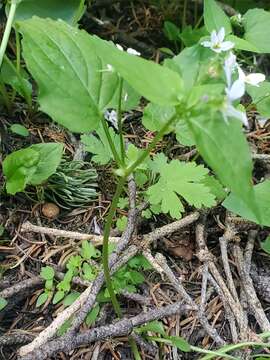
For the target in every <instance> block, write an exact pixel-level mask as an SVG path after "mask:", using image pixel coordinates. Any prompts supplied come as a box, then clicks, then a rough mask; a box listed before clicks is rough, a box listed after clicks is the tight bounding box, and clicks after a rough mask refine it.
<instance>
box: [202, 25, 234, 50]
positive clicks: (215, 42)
mask: <svg viewBox="0 0 270 360" xmlns="http://www.w3.org/2000/svg"><path fill="white" fill-rule="evenodd" d="M224 38H225V29H224V27H222V28H221V29H220V30H219V32H218V33H217V32H216V30H213V31H212V33H211V40H210V41H203V42H202V43H201V45H203V46H204V47H208V48H210V49H211V50H213V51H215V52H216V53H221V52H222V51H228V50H230V49H232V48H233V47H234V43H233V42H231V41H223V40H224Z"/></svg>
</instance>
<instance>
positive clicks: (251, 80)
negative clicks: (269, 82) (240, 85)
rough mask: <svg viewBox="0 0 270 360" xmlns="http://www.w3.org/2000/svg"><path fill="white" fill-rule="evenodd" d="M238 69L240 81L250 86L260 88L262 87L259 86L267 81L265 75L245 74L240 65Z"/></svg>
mask: <svg viewBox="0 0 270 360" xmlns="http://www.w3.org/2000/svg"><path fill="white" fill-rule="evenodd" d="M237 69H238V74H239V79H240V80H241V81H243V82H245V83H246V84H250V85H253V86H257V87H259V86H260V85H259V84H260V83H261V82H263V81H264V80H265V75H264V74H261V73H252V74H248V75H246V74H245V73H244V71H243V70H242V69H241V68H240V66H239V65H238V67H237Z"/></svg>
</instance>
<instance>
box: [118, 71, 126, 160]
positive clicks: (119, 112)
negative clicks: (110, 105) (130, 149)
mask: <svg viewBox="0 0 270 360" xmlns="http://www.w3.org/2000/svg"><path fill="white" fill-rule="evenodd" d="M122 92H123V78H122V77H121V78H120V83H119V97H118V107H117V125H118V132H119V135H120V148H121V160H122V162H123V163H124V162H125V144H124V137H123V129H122V110H121V106H122Z"/></svg>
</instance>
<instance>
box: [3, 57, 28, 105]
mask: <svg viewBox="0 0 270 360" xmlns="http://www.w3.org/2000/svg"><path fill="white" fill-rule="evenodd" d="M1 78H2V80H3V82H4V83H5V84H8V85H10V86H11V87H12V88H13V89H14V90H16V91H17V93H18V94H20V95H21V96H22V97H23V98H25V99H26V100H27V101H28V103H29V104H30V103H31V97H32V85H31V83H30V82H29V75H28V74H27V72H26V71H25V70H24V69H23V68H21V69H20V72H18V71H17V69H16V66H15V65H14V64H13V62H12V61H11V60H9V59H8V58H7V57H4V60H3V64H2V66H1Z"/></svg>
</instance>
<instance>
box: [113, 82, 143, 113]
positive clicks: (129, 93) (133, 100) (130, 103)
mask: <svg viewBox="0 0 270 360" xmlns="http://www.w3.org/2000/svg"><path fill="white" fill-rule="evenodd" d="M140 98H141V96H140V94H138V93H137V91H135V90H134V89H133V87H131V86H130V85H129V83H127V82H126V81H123V89H122V103H121V109H122V111H128V110H132V109H135V108H136V106H138V104H139V101H140ZM118 100H119V88H117V89H116V90H115V92H114V96H113V98H112V100H111V101H110V102H109V103H108V105H107V106H106V107H107V108H108V109H111V108H112V109H117V108H118Z"/></svg>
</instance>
